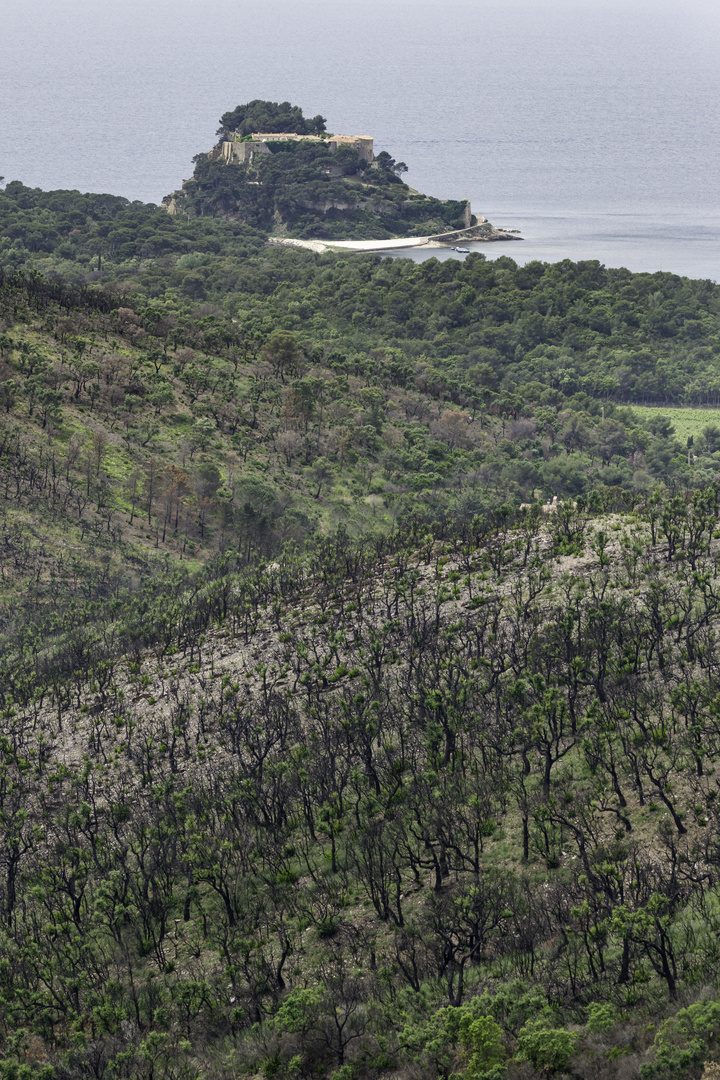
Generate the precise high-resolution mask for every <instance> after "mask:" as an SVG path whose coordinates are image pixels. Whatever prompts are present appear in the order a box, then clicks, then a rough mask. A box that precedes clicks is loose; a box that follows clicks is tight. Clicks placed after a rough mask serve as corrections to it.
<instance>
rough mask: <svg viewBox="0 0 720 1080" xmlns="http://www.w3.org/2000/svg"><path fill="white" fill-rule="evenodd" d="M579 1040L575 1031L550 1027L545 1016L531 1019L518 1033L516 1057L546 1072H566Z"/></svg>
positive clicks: (517, 1059)
mask: <svg viewBox="0 0 720 1080" xmlns="http://www.w3.org/2000/svg"><path fill="white" fill-rule="evenodd" d="M577 1040H578V1035H577V1034H576V1033H575V1032H571V1031H565V1030H564V1029H563V1028H553V1027H550V1026H549V1024H548V1021H547V1020H546V1019H545V1018H544V1017H541V1018H540V1019H538V1020H529V1021H528V1022H527V1024H526V1025H525V1027H524V1028H523V1029H522V1031H521V1032H520V1034H519V1035H518V1041H517V1048H516V1052H515V1059H516V1061H529V1062H530V1064H531V1065H532V1066H533V1067H534V1068H535V1069H539V1070H544V1071H545V1072H564V1071H565V1070H566V1069H567V1067H568V1065H569V1064H570V1058H571V1057H572V1055H573V1052H574V1050H575V1044H576V1043H577Z"/></svg>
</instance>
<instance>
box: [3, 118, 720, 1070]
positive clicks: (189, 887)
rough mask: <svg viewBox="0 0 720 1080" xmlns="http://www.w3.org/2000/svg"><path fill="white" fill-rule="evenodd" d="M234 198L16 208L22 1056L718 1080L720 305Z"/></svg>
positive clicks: (7, 569) (14, 966)
mask: <svg viewBox="0 0 720 1080" xmlns="http://www.w3.org/2000/svg"><path fill="white" fill-rule="evenodd" d="M251 106H252V109H251V110H250V113H249V114H248V113H247V112H246V111H243V110H248V109H250V106H241V107H238V109H237V110H235V112H234V113H230V114H226V115H225V116H223V118H222V124H223V131H225V130H233V131H238V132H239V133H240V137H241V138H243V137H244V136H245V135H247V134H250V135H252V134H253V133H254V132H258V131H259V132H262V131H272V130H273V127H275V128H277V129H278V130H279V131H286V132H290V133H297V134H304V133H307V134H320V133H322V132H323V131H324V127H325V121H324V119H323V118H322V117H315V118H314V119H313V120H306V119H305V118H303V117H302V113H301V112H300V110H297V109H295V108H293V107H292V106H289V105H288V106H286V105H285V103H283V105H282V106H275V105H272V103H263V102H254V103H251ZM263 110H264V111H263ZM302 124H304V125H305V129H304V131H303V130H299V129H300V128H301V126H302ZM244 125H245V126H247V128H248V130H247V131H245V127H244ZM282 125H285V126H284V127H283V126H282ZM291 144H292V141H290V142H289V143H288V145H291ZM295 145H296V146H297V147H302V146H303V145H304V144H303V143H302V142H297V143H295ZM307 145H308V146H314V145H315V144H314V143H312V142H309V143H308V144H307ZM296 152H297V151H288V152H287V156H288V157H292V155H293V154H294V153H296ZM327 152H328V154H334V158H333V160H334V159H335V158H336V157H337V155H338V154H340V153H343V152H344V151H342V150H340V149H338V150H336V151H334V152H333V151H329V150H328V151H327ZM283 153H284V151H283ZM280 157H281V154H276V153H275V152H274V151H273V152H272V153H271V154H261V155H260V160H261V161H262V162H265V161H269V162H275V159H276V158H280ZM199 167H201V168H207V169H209V170H211V172H210V173H209V174H208V175H214V174H212V169H215V168H217V170H218V176H220V175H228V174H231V170H232V169H233V168H241V166H234V165H226V164H224V163H223V162H221V161H219V160H217V161H215V160H213V161H207V162H205V163H202V162H200V163H199ZM275 167H276V165H273V168H275ZM223 170H224V173H223V172H222V171H223ZM374 171H378V170H374ZM389 171H390V173H392V169H390V170H389ZM393 175H396V174H393ZM199 182H200V181H199ZM311 182H312V183H315V180H312V181H311ZM322 182H325V181H322ZM327 182H328V183H334V182H335V181H334V180H330V179H328V180H327ZM399 186H400V185H399V184H396V183H395V181H394V180H389V179H388V180H387V190H388V191H390V190H392V191H394V190H395V189H396V188H399ZM208 190H209V189H208ZM234 197H235V196H233V198H234ZM211 211H212V207H211V206H210V204H206V206H205V209H204V210H203V212H202V213H200V212H199V211H198V212H197V213H196V214H194V215H193V214H190V215H189V216H188V215H187V214H175V215H169V214H167V213H166V211H165V210H164V209H162V208H159V207H156V206H152V205H147V204H142V203H137V202H134V203H133V202H129V201H128V200H125V199H122V198H118V197H115V196H109V195H97V194H81V193H79V192H76V191H54V192H43V191H39V190H37V189H31V188H28V187H25V186H24V185H23V184H22V183H21V182H19V181H12V182H11V183H9V184H7V186H6V188H5V189H4V190H2V191H0V237H1V238H0V495H1V500H0V712H1V713H2V723H1V724H0V1077H1V1078H7V1080H11V1078H12V1080H15V1078H18V1080H20V1078H22V1080H32V1078H38V1080H91V1078H94V1080H116V1078H117V1080H131V1078H132V1080H135V1078H136V1077H139V1078H142V1080H160V1078H167V1080H191V1078H192V1080H195V1078H198V1077H205V1078H207V1080H231V1078H238V1077H248V1078H249V1077H254V1078H257V1080H265V1078H266V1080H271V1078H273V1077H274V1078H277V1080H311V1078H320V1080H323V1078H328V1080H329V1078H331V1077H332V1078H333V1080H381V1078H382V1080H436V1078H438V1077H442V1078H447V1080H449V1078H450V1077H453V1078H454V1080H539V1078H540V1077H546V1076H548V1075H553V1076H555V1077H576V1078H582V1080H595V1078H597V1080H601V1078H607V1080H634V1078H642V1080H699V1078H700V1077H701V1076H703V1075H705V1077H706V1080H711V1078H716V1076H717V1066H714V1065H713V1064H712V1062H713V1061H714V1060H717V1058H718V1056H720V998H719V994H720V985H719V983H720V945H719V942H720V785H719V782H718V776H720V773H718V763H719V761H720V721H719V719H718V717H719V716H720V666H719V655H720V654H719V648H718V637H719V635H720V476H719V475H718V473H719V472H720V422H718V421H717V420H716V413H715V412H714V411H713V408H712V407H713V406H717V404H718V399H719V397H720V360H719V359H718V357H719V356H720V323H719V321H718V316H719V315H720V288H719V287H718V286H717V285H715V284H714V283H712V282H709V281H691V280H688V279H686V278H681V277H677V276H675V275H672V274H666V273H657V274H631V273H630V272H628V271H627V270H622V269H607V268H605V267H603V266H602V265H600V264H599V263H597V262H590V261H588V262H583V263H570V262H562V263H558V264H555V265H547V264H543V263H530V264H529V265H527V266H524V267H519V266H518V265H517V264H516V263H515V262H514V261H513V260H512V259H511V258H508V257H506V256H503V257H500V258H498V259H495V260H494V261H492V262H491V261H488V260H487V259H486V258H485V257H484V256H483V255H481V254H475V253H473V254H471V255H469V256H468V257H467V258H466V259H465V260H464V261H460V260H455V259H449V260H447V261H445V262H438V261H437V260H434V259H429V260H427V261H426V262H423V263H420V264H417V263H413V262H410V261H407V260H403V259H398V260H389V259H382V258H380V257H378V256H376V255H358V254H352V255H337V254H323V255H317V254H313V253H311V252H305V251H299V250H292V249H287V248H280V247H275V246H268V245H267V227H266V226H267V220H266V219H265V218H262V220H261V219H260V218H254V219H253V221H251V222H245V223H243V222H241V220H240V219H239V217H238V216H237V215H233V214H229V215H228V214H227V213H225V212H224V211H223V212H220V213H217V214H215V213H214V212H211ZM263 213H265V210H263ZM273 213H274V211H273ZM679 406H684V407H686V410H687V412H686V413H685V414H682V415H683V416H685V415H691V417H692V418H693V423H694V426H693V427H692V428H687V429H685V428H682V429H681V428H680V422H679V420H677V419H676V418H677V417H678V416H680V415H681V414H680V413H679V412H678V407H679ZM691 406H692V407H694V408H695V412H693V413H692V414H690V412H689V410H690V407H691ZM688 423H689V421H688Z"/></svg>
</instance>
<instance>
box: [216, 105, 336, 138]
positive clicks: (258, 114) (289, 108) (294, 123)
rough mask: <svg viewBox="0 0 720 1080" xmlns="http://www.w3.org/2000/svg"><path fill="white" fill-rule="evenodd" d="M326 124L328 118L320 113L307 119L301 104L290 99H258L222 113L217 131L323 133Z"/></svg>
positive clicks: (223, 132) (219, 132) (246, 133)
mask: <svg viewBox="0 0 720 1080" xmlns="http://www.w3.org/2000/svg"><path fill="white" fill-rule="evenodd" d="M325 123H326V121H325V117H324V116H320V115H319V114H318V115H317V116H314V117H313V118H312V119H309V118H306V117H305V116H303V111H302V109H301V108H300V106H299V105H291V104H290V102H289V101H282V102H280V103H278V102H277V101H261V100H260V99H259V98H255V100H253V101H248V103H247V104H246V105H236V106H235V108H234V109H230V110H229V111H228V112H226V113H223V114H222V116H221V117H220V127H219V128H218V132H217V133H218V135H223V134H225V133H226V132H230V131H237V132H239V133H240V134H241V135H251V134H252V133H253V132H254V131H262V132H274V131H277V132H280V131H287V132H295V133H296V134H297V135H321V134H322V133H323V131H325Z"/></svg>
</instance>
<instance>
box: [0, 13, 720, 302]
mask: <svg viewBox="0 0 720 1080" xmlns="http://www.w3.org/2000/svg"><path fill="white" fill-rule="evenodd" d="M3 8H4V10H3V32H2V35H1V36H0V173H2V174H4V175H5V178H6V179H7V180H10V179H20V180H22V181H23V182H24V183H26V184H30V185H33V186H39V187H43V188H45V189H49V188H58V187H60V188H62V187H69V188H79V189H80V190H83V191H107V192H113V193H115V194H120V195H125V196H128V197H129V198H136V199H143V200H147V201H152V202H159V201H160V199H161V198H162V196H163V195H165V194H167V193H168V192H169V191H171V190H173V189H174V188H176V187H178V186H179V183H180V181H181V180H182V179H183V178H184V177H187V176H189V175H190V173H191V171H192V164H191V159H192V156H193V155H194V154H196V153H197V152H199V151H200V150H204V149H207V148H209V147H210V145H211V144H212V142H213V141H214V137H215V129H216V127H217V124H218V119H219V116H220V114H221V113H222V112H224V111H225V110H226V109H228V108H232V107H233V106H235V105H236V104H238V103H240V102H244V101H248V100H249V99H251V98H254V97H260V98H269V99H272V100H285V99H287V100H290V101H292V102H293V103H295V104H299V105H301V106H302V107H303V109H304V110H305V112H306V113H307V114H309V115H314V114H315V113H317V112H322V113H323V115H324V116H326V117H327V119H328V127H329V129H330V130H332V131H340V132H346V133H353V132H355V133H369V134H372V135H374V137H375V140H376V148H377V149H378V150H380V149H388V150H390V151H391V153H392V154H393V155H394V156H395V157H396V158H397V159H398V160H404V161H406V162H407V163H408V165H409V166H410V172H409V174H408V176H407V179H408V180H409V182H410V183H411V184H413V186H415V187H417V188H418V189H420V190H422V191H426V192H428V193H429V194H433V195H437V196H441V197H453V198H464V197H468V198H470V199H471V200H472V204H473V208H474V209H475V210H476V211H478V212H480V213H483V214H485V215H486V216H487V217H488V218H489V219H490V220H491V221H493V222H495V223H497V224H503V225H506V226H510V227H515V228H519V229H521V231H522V235H523V236H524V237H525V239H524V241H523V243H517V244H506V245H493V246H492V247H485V248H483V250H485V251H486V252H487V253H488V254H489V255H490V256H491V257H493V256H497V255H499V254H503V255H505V254H509V255H511V256H512V257H513V258H515V259H517V260H518V261H520V262H524V261H527V260H528V259H534V258H540V259H545V260H553V261H554V260H558V259H562V258H573V259H576V258H597V259H600V260H601V261H602V262H604V263H606V264H607V265H624V266H627V267H629V268H630V269H633V270H671V271H674V272H677V273H682V274H688V275H690V276H693V277H709V278H712V279H717V280H720V205H719V202H718V195H717V187H718V177H719V174H720V169H719V168H718V166H719V165H720V108H719V107H718V106H719V105H720V64H718V61H717V56H718V46H720V5H718V4H717V2H716V0H682V2H680V0H623V2H622V3H621V2H619V0H501V2H500V0H265V2H264V3H263V4H257V3H256V2H254V0H253V2H250V0H172V2H170V0H25V3H24V4H23V5H18V4H13V5H11V4H10V3H7V4H5V5H3ZM415 257H418V258H421V257H423V255H422V254H420V253H418V254H417V255H416V256H415Z"/></svg>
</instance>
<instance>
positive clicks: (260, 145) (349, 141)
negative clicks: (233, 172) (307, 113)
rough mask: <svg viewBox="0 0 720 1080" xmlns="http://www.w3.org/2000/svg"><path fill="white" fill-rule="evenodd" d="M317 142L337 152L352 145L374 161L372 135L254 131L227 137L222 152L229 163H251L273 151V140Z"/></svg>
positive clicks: (365, 158) (362, 155) (368, 160)
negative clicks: (255, 158)
mask: <svg viewBox="0 0 720 1080" xmlns="http://www.w3.org/2000/svg"><path fill="white" fill-rule="evenodd" d="M289 141H292V142H315V143H325V144H326V145H327V146H328V147H329V148H330V150H331V151H332V152H333V153H335V151H336V150H339V149H340V148H341V147H342V146H350V147H352V149H353V150H356V151H357V153H358V155H359V156H360V158H362V160H363V161H367V163H368V165H371V164H372V161H373V140H372V136H371V135H295V134H294V133H291V132H287V131H277V132H266V133H263V132H253V134H252V135H251V136H250V137H249V138H244V139H243V138H241V137H240V136H237V135H236V136H235V138H231V139H226V140H225V141H224V142H223V144H222V146H221V148H220V153H221V155H222V157H223V159H224V160H225V161H226V162H227V163H228V164H233V165H249V164H251V163H252V161H253V158H254V157H255V155H256V154H269V153H271V151H270V148H269V146H268V145H267V144H268V143H271V142H289Z"/></svg>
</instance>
